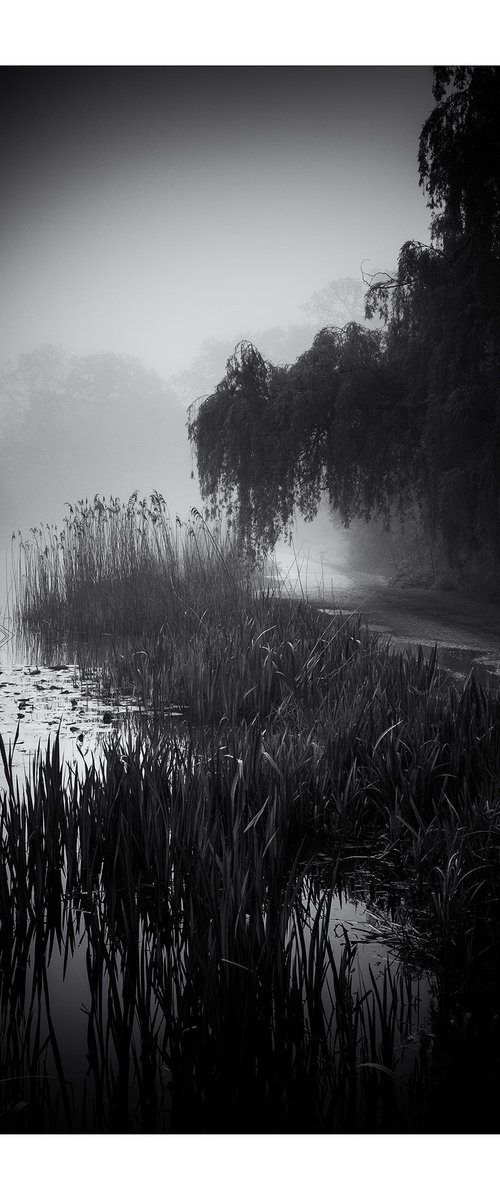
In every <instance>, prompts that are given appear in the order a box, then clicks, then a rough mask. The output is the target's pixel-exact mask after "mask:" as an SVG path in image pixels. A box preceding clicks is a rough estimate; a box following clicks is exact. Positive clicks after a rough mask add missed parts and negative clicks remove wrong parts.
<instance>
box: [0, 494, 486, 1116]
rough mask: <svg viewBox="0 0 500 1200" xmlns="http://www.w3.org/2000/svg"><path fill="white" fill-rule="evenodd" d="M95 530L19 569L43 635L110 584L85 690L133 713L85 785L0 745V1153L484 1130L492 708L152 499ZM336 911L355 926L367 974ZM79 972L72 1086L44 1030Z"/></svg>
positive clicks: (76, 616) (94, 624)
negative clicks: (127, 699) (30, 1143)
mask: <svg viewBox="0 0 500 1200" xmlns="http://www.w3.org/2000/svg"><path fill="white" fill-rule="evenodd" d="M101 504H102V502H101V501H99V502H97V501H96V502H95V503H94V505H93V506H88V507H87V509H84V508H82V506H77V507H76V509H75V511H74V513H73V514H72V515H70V517H69V519H68V523H67V525H66V539H65V540H63V542H62V543H61V540H60V538H59V539H58V538H56V537H55V536H54V534H53V533H52V532H51V533H50V537H49V539H48V542H47V546H46V549H47V554H45V552H44V550H43V548H42V546H41V544H40V543H38V545H37V556H36V557H35V558H31V559H29V560H28V561H29V563H30V564H31V566H30V569H29V570H28V572H27V581H28V582H27V585H26V593H25V594H23V592H22V591H19V593H18V606H19V612H20V613H23V614H24V622H25V626H26V627H27V626H29V625H33V626H34V627H35V628H39V625H40V623H42V624H43V623H44V622H46V621H48V622H52V629H53V631H54V632H56V633H57V636H58V637H59V638H60V637H61V636H63V635H64V632H65V630H66V631H67V632H69V631H70V630H74V628H75V624H77V622H78V620H83V611H84V610H83V607H82V604H83V599H84V597H85V595H88V596H89V598H91V597H92V596H93V595H94V593H96V594H99V585H101V584H102V588H103V590H102V596H103V597H104V598H105V597H106V595H108V594H111V593H108V592H107V591H106V589H107V588H111V586H112V585H113V586H114V585H115V584H116V585H117V590H116V594H114V596H115V600H116V599H117V597H118V595H119V588H121V589H122V590H123V595H124V598H127V597H128V592H127V588H128V583H127V580H126V578H125V575H126V572H127V570H128V571H129V576H130V579H131V580H132V581H133V587H134V593H133V594H134V601H133V604H131V605H130V606H129V605H128V603H127V604H125V605H124V607H123V609H122V617H123V618H124V623H123V624H121V625H116V624H113V622H114V621H115V620H116V613H113V612H112V611H111V610H110V606H109V605H108V604H107V603H106V602H103V603H102V604H101V605H100V606H99V605H97V604H94V603H92V604H91V605H90V609H89V612H90V614H91V617H90V618H89V620H88V622H87V625H86V633H87V637H89V634H90V633H92V635H93V637H94V638H95V639H96V640H97V639H98V637H99V636H102V635H103V634H105V633H106V632H108V633H109V631H110V629H113V630H114V633H113V637H114V636H115V634H116V637H117V631H118V629H120V631H121V634H122V637H121V639H120V640H118V639H117V640H116V644H115V643H114V641H113V639H111V647H110V650H109V653H108V656H107V659H106V664H105V673H106V678H103V686H106V687H110V686H111V687H115V688H116V689H118V688H120V687H124V688H125V687H129V688H135V689H136V690H137V693H138V694H140V695H141V696H142V697H143V714H144V716H143V721H142V724H141V725H140V726H139V727H138V728H137V731H136V732H135V733H134V732H133V731H132V730H131V732H130V734H129V735H128V736H125V737H121V738H117V737H115V738H113V739H110V741H109V743H108V744H107V746H106V747H105V748H104V751H103V753H102V756H101V757H100V759H99V760H97V759H96V760H95V762H94V763H93V765H90V766H89V765H88V764H87V765H86V766H85V767H83V768H80V769H79V770H76V769H75V770H73V771H69V772H68V769H67V768H64V767H63V765H62V761H61V749H60V744H59V739H58V738H56V739H55V741H54V742H53V743H52V745H50V746H48V747H47V748H46V749H45V750H40V752H39V754H38V756H37V758H36V760H35V761H34V763H33V765H32V767H31V771H30V774H29V777H28V778H27V780H26V782H25V784H23V785H21V784H20V782H19V779H18V778H16V776H15V774H14V769H13V762H12V759H13V754H12V751H11V750H9V748H8V747H6V746H5V745H4V743H3V742H1V741H0V752H1V755H2V760H3V768H4V773H5V777H6V789H4V792H3V795H2V799H1V802H0V835H1V841H0V847H1V854H0V908H1V919H2V924H1V927H2V946H1V952H2V962H3V967H2V970H3V974H2V987H1V992H0V1003H1V1014H0V1018H1V1019H0V1059H1V1069H0V1080H1V1084H0V1086H1V1088H2V1096H3V1102H2V1107H1V1113H2V1116H1V1120H2V1128H4V1129H5V1130H8V1129H29V1130H31V1131H33V1130H35V1129H37V1130H40V1131H42V1130H48V1129H52V1130H54V1129H64V1130H67V1129H86V1130H89V1131H110V1132H124V1131H126V1130H140V1131H143V1132H153V1131H162V1130H172V1131H189V1132H216V1131H218V1132H230V1131H241V1132H252V1131H253V1132H257V1131H258V1132H291V1131H299V1132H306V1131H310V1132H320V1131H389V1130H392V1131H405V1130H406V1131H417V1130H420V1131H429V1132H430V1131H448V1132H457V1131H459V1130H463V1131H469V1132H471V1131H481V1132H485V1131H486V1130H492V1129H496V1125H497V1118H496V1113H495V1111H494V1110H491V1109H490V1108H489V1107H488V1096H489V1094H490V1089H491V1088H493V1087H497V1086H498V1083H499V1082H500V1055H499V1044H498V1015H497V1014H498V1012H499V1000H500V997H499V994H498V980H499V978H500V973H499V967H500V963H499V949H498V948H499V944H500V940H499V933H500V930H499V909H498V894H497V892H498V889H497V874H498V861H499V854H500V804H499V800H500V797H499V792H498V773H499V766H500V719H499V718H500V698H499V697H498V695H496V694H492V693H489V692H486V691H484V690H483V689H482V688H480V687H479V686H478V685H477V684H476V683H475V681H474V679H473V678H471V679H469V680H468V682H467V684H466V685H465V687H464V689H463V691H461V692H460V691H458V690H457V689H456V688H455V687H454V686H453V685H452V684H450V682H449V681H448V680H447V679H446V677H445V676H444V675H443V674H442V673H441V672H440V671H439V669H438V667H437V662H436V656H435V655H434V656H433V657H432V658H431V659H430V661H428V660H426V659H425V657H424V655H423V652H422V651H419V653H418V654H416V655H412V654H410V653H407V654H393V653H391V652H390V650H389V648H388V647H386V646H383V645H381V644H380V643H379V642H378V641H377V639H375V638H374V637H373V636H372V635H370V634H369V633H368V632H367V631H366V629H363V628H362V626H361V624H360V621H359V620H356V619H353V618H350V619H347V620H345V619H343V618H342V617H341V616H336V617H334V618H329V617H328V615H327V614H325V613H323V612H321V611H319V610H317V609H314V608H313V607H311V606H310V605H308V604H306V603H298V602H296V601H295V600H291V599H287V597H286V596H283V595H279V594H274V592H273V591H271V590H264V591H263V590H262V577H261V576H260V575H259V573H258V572H257V571H255V570H254V571H253V572H252V570H251V569H250V567H248V568H247V569H246V570H244V569H243V568H242V566H241V563H240V561H239V560H238V558H237V556H236V555H235V553H234V542H232V540H231V539H230V538H229V539H225V538H223V537H222V536H221V534H220V533H219V534H218V533H217V531H214V530H209V529H208V528H207V526H206V525H205V524H204V523H203V522H201V521H200V519H199V518H196V519H195V520H194V523H193V525H192V526H191V529H190V530H189V529H188V530H187V531H186V530H182V531H179V532H178V533H177V536H175V535H173V534H172V531H169V527H168V524H167V522H166V520H165V515H164V512H163V509H162V504H161V498H160V497H158V496H153V497H152V498H151V500H150V501H149V502H148V503H147V504H146V503H143V504H142V506H141V502H139V501H138V500H137V497H133V498H132V499H131V502H129V504H128V505H120V504H119V503H118V502H115V503H112V504H110V505H107V506H103V509H102V511H101V508H100V505H101ZM100 522H102V529H101V531H100V532H99V530H100ZM158 528H160V531H162V530H163V534H164V536H165V537H166V538H167V541H166V542H165V546H163V547H162V551H161V555H158V556H156V550H155V545H156V540H155V539H156V535H157V531H158ZM168 538H170V540H168ZM65 543H66V544H65ZM76 546H79V553H78V555H76V557H75V554H74V551H75V548H76ZM117 547H119V548H120V549H119V552H118V551H117ZM127 547H128V548H129V553H128V554H125V555H124V558H123V560H122V554H123V552H124V549H126V548H127ZM132 547H134V554H137V555H138V556H139V561H140V564H142V568H141V570H139V571H136V566H137V564H136V562H135V560H134V555H133V554H132V553H131V548H132ZM167 547H168V548H169V555H170V557H169V558H168V556H167V555H166V548H167ZM92 548H93V551H94V553H95V554H97V555H98V557H97V560H96V558H95V557H92V556H91V549H92ZM85 549H86V550H87V551H88V554H86V553H84V550H85ZM22 552H23V551H22ZM65 554H66V555H67V558H66V560H65V559H64V555H65ZM141 554H142V555H143V558H142V559H140V555H141ZM164 556H165V561H166V562H167V565H166V567H165V571H164V576H163V583H162V586H163V587H164V606H163V609H161V605H160V604H159V597H160V595H161V587H160V586H157V583H156V578H157V577H156V574H155V573H156V572H157V571H158V569H159V564H160V559H161V560H163V558H164ZM167 559H168V561H167ZM60 561H62V562H63V564H64V563H65V566H66V575H64V571H63V572H62V574H61V575H58V574H57V571H58V570H59V567H58V566H57V564H58V563H59V562H60ZM75 561H78V562H79V563H80V567H81V575H80V577H79V587H78V589H76V590H75V591H73V592H69V593H66V592H65V591H64V587H63V585H62V584H61V579H62V580H64V579H66V580H72V579H73V565H72V564H74V562H75ZM96 561H97V562H98V563H99V569H98V570H97V566H96ZM148 564H149V567H148ZM119 569H120V570H121V572H122V574H121V575H120V576H119V579H118V580H117V579H116V573H117V571H118V570H119ZM37 571H38V572H39V573H38V575H37ZM47 572H48V574H47ZM20 578H21V579H22V576H21V577H20ZM141 581H142V594H141ZM174 581H175V585H174ZM52 583H53V584H54V603H53V604H52V603H51V594H50V593H51V586H52ZM118 584H119V587H118ZM151 585H153V587H152V590H151ZM19 586H20V587H21V586H22V585H21V583H20V585H19ZM183 588H189V596H190V600H189V601H188V591H187V590H185V591H184V592H183ZM68 596H69V597H70V599H71V603H70V604H68V602H67V601H68ZM224 598H226V599H224ZM35 601H36V603H35ZM178 601H179V602H178ZM114 607H115V606H114V604H113V605H112V608H113V609H114ZM126 614H128V615H126ZM138 614H140V623H141V624H142V626H143V628H142V630H141V631H140V632H139V631H138V629H137V625H136V624H135V622H136V619H137V615H138ZM127 620H130V622H131V626H130V630H129V637H128V640H127V639H124V637H123V633H124V631H125V630H126V623H127ZM49 628H50V624H49ZM96 669H97V670H99V667H98V666H97V668H96ZM174 710H175V713H176V715H175V716H174V715H173V713H174ZM346 894H347V895H351V896H353V897H357V898H358V899H359V898H360V897H364V898H365V899H366V900H367V902H370V904H371V905H372V908H373V911H374V916H373V918H372V920H373V922H375V925H374V927H373V928H372V931H371V936H374V937H377V938H378V940H379V941H380V942H381V943H382V946H385V949H384V954H385V955H386V956H387V958H386V960H385V961H384V962H382V964H379V966H378V967H375V966H374V967H370V968H367V967H366V966H365V968H364V970H363V969H362V968H361V965H360V948H359V946H358V945H357V941H356V937H353V935H352V933H350V932H349V931H348V930H347V929H346V928H345V927H343V925H342V918H341V916H339V914H338V903H339V896H340V895H344V896H345V895H346ZM336 906H337V907H336ZM366 935H367V934H366V929H365V936H366ZM361 940H363V936H362V934H361ZM72 971H76V972H77V975H78V978H79V979H80V983H79V985H78V987H79V988H80V989H82V988H83V994H84V996H86V999H85V1000H84V1003H85V1007H86V1013H85V1014H84V1016H85V1019H86V1030H87V1032H86V1046H87V1051H86V1055H85V1058H84V1061H81V1062H80V1063H79V1064H78V1063H77V1065H76V1066H75V1065H74V1064H73V1066H72V1065H71V1061H70V1062H69V1064H67V1063H66V1061H65V1057H64V1052H63V1051H62V1050H61V1047H60V1037H59V1036H58V1021H57V1019H56V1017H55V1016H54V1015H53V1009H54V1008H57V995H58V994H59V992H58V989H59V988H62V989H63V994H64V987H65V983H64V979H65V977H66V975H68V976H70V975H71V972H72ZM58 974H60V976H61V977H60V979H59V982H58ZM59 1020H60V1018H59ZM67 1053H68V1055H69V1051H68V1052H67ZM69 1057H70V1058H71V1055H69ZM75 1078H76V1083H75Z"/></svg>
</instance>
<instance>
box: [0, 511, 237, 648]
mask: <svg viewBox="0 0 500 1200" xmlns="http://www.w3.org/2000/svg"><path fill="white" fill-rule="evenodd" d="M251 574H252V572H251V566H250V563H249V562H245V561H244V560H243V559H242V557H241V555H240V553H239V551H238V546H237V543H236V541H235V538H234V537H233V536H231V535H230V534H229V533H225V532H224V531H223V529H222V528H221V527H216V528H212V527H210V526H209V525H208V524H207V523H206V521H205V520H204V519H203V518H202V517H201V515H200V514H199V513H198V512H197V510H196V509H193V512H192V519H191V521H190V522H188V523H187V524H186V525H184V524H183V523H182V522H181V521H180V520H179V518H176V520H175V522H174V523H172V521H171V519H170V517H169V514H168V511H167V507H166V504H165V501H164V499H163V497H162V496H161V495H160V494H159V493H158V492H153V493H152V495H151V496H150V497H149V499H147V498H142V499H139V497H138V493H137V492H134V493H133V494H132V496H131V497H130V499H129V500H128V501H127V502H126V503H123V502H121V501H120V500H119V499H118V498H116V497H109V500H105V498H104V497H100V496H97V495H96V496H95V497H94V500H93V501H92V502H89V501H88V500H80V501H78V503H77V504H75V505H74V506H72V505H70V506H69V513H68V515H67V516H66V517H65V518H64V521H63V527H62V529H58V527H57V526H55V525H51V526H49V525H46V526H40V527H39V528H32V529H31V531H30V537H29V538H23V537H20V539H19V540H18V542H17V544H16V550H15V558H14V562H13V597H14V598H13V608H14V619H15V622H16V624H17V626H18V627H19V628H21V629H29V630H30V631H34V630H36V629H38V630H40V629H45V630H50V631H51V634H52V636H53V637H56V636H57V635H58V634H59V635H60V634H61V633H64V634H65V635H67V634H71V633H73V634H77V635H78V637H79V638H85V637H89V636H91V637H93V638H97V637H102V636H106V637H110V636H115V637H116V636H119V635H137V634H141V635H142V634H145V633H149V634H156V633H158V631H159V630H161V629H162V628H163V627H164V625H165V622H168V623H169V626H170V628H171V629H172V632H174V630H175V628H176V626H177V625H180V624H181V623H183V622H184V621H185V620H187V621H188V622H191V623H193V622H194V624H195V625H196V622H199V621H200V620H202V619H203V616H204V614H209V613H212V612H214V611H217V613H218V614H219V615H220V616H223V614H224V613H226V612H228V611H229V610H230V609H231V610H234V608H235V607H241V604H242V602H244V600H245V599H246V598H247V597H248V594H249V591H250V589H251Z"/></svg>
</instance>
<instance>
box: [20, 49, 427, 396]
mask: <svg viewBox="0 0 500 1200" xmlns="http://www.w3.org/2000/svg"><path fill="white" fill-rule="evenodd" d="M431 83H432V77H431V71H430V69H429V68H426V67H357V68H356V67H312V68H310V67H260V68H259V67H256V68H254V67H237V68H231V67H192V68H190V67H177V68H176V67H163V68H162V67H159V68H156V67H150V68H148V67H142V68H141V67H131V68H126V67H108V68H106V67H104V68H93V67H88V68H85V67H84V68H76V67H73V68H71V67H69V68H64V67H59V68H50V67H41V68H12V69H11V70H4V72H3V89H4V95H3V116H4V121H3V124H4V133H3V139H2V141H3V144H2V188H1V191H0V237H1V307H0V358H1V359H2V360H4V359H5V358H7V357H11V356H16V355H17V353H18V352H19V351H20V350H29V349H32V348H33V347H34V346H36V345H38V344H40V343H41V342H45V341H48V342H56V343H60V344H61V345H62V346H63V347H64V348H65V349H67V350H68V351H70V352H74V353H87V352H91V351H94V350H99V349H107V350H108V349H109V350H115V351H118V352H121V353H128V354H133V355H137V356H138V357H140V358H141V359H142V360H143V361H144V362H145V364H146V365H147V366H151V367H153V368H155V369H156V370H158V371H159V372H160V373H161V374H163V375H168V374H170V373H171V372H172V371H176V370H180V369H182V368H183V367H185V366H187V365H188V364H189V362H190V361H191V359H192V358H193V356H194V354H195V353H196V350H197V348H198V346H199V345H200V343H201V342H202V341H203V340H204V339H206V338H209V337H212V336H232V334H233V332H234V333H238V334H239V333H245V334H246V333H249V334H250V333H251V332H253V331H255V330H259V329H265V328H267V327H269V326H272V325H275V324H287V323H288V322H294V321H299V322H300V321H303V320H305V317H304V314H303V313H302V312H301V310H300V308H299V305H300V304H302V303H303V302H304V301H306V300H307V299H308V298H309V296H310V295H311V293H312V292H314V291H316V290H318V289H319V288H322V287H324V286H325V285H326V284H327V283H328V281H329V280H331V279H335V278H341V277H343V276H346V275H352V276H355V277H359V272H360V263H361V261H362V260H363V259H368V260H369V261H368V263H367V264H366V265H367V267H368V269H372V268H373V269H375V268H377V269H378V268H390V267H391V266H393V265H394V264H395V262H396V257H397V252H398V250H399V248H400V246H401V245H402V243H403V242H404V241H405V240H407V239H408V238H412V237H413V238H418V239H421V240H425V239H426V237H427V234H428V224H429V212H428V209H427V208H426V204H425V198H424V197H423V195H422V192H421V189H420V188H419V185H418V175H417V166H416V153H417V143H418V136H419V133H420V130H421V127H422V124H423V121H424V120H425V118H426V117H427V115H428V114H429V112H430V110H431V108H432V106H433V100H432V92H431Z"/></svg>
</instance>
